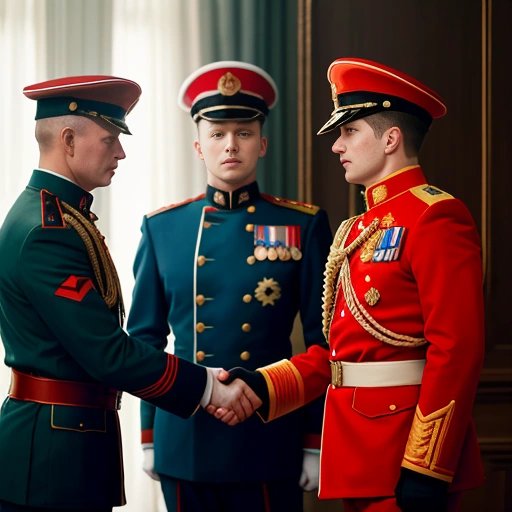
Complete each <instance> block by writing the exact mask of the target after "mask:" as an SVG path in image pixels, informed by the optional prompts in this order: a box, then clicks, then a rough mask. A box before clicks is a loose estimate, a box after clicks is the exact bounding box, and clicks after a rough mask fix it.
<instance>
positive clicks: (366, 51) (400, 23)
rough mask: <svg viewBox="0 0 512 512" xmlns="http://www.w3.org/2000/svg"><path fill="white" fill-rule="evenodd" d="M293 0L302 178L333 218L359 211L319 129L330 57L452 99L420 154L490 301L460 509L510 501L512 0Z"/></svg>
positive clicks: (507, 507)
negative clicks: (468, 482)
mask: <svg viewBox="0 0 512 512" xmlns="http://www.w3.org/2000/svg"><path fill="white" fill-rule="evenodd" d="M299 6H300V8H299V13H300V19H299V23H300V26H301V31H300V32H299V33H300V37H302V40H301V41H299V48H300V50H299V51H300V55H299V73H301V74H300V75H299V81H300V82H301V85H302V86H301V88H300V97H299V105H302V106H303V107H304V108H302V113H301V115H300V116H299V117H300V119H299V134H300V140H301V145H300V150H301V155H300V156H299V162H300V163H301V165H302V167H301V168H299V180H300V181H301V183H299V190H300V191H302V195H303V197H302V198H303V199H306V200H309V201H313V202H315V203H317V204H320V205H322V206H323V207H325V208H326V209H327V211H328V213H329V216H330V218H331V224H332V227H333V229H336V227H337V226H338V224H339V222H340V221H341V220H343V219H345V218H347V217H348V216H349V215H352V214H354V213H355V211H356V208H357V204H358V202H357V197H358V194H357V193H358V190H357V188H356V187H353V186H349V185H347V183H346V182H345V180H344V176H343V169H342V168H341V166H340V165H339V161H338V157H337V156H336V155H334V154H333V153H332V152H331V146H332V143H333V142H334V140H335V139H336V136H337V135H336V134H335V133H332V134H327V135H323V136H321V137H319V136H317V135H316V131H317V130H318V129H319V127H320V126H322V125H323V123H324V122H325V121H326V120H327V118H328V117H329V113H330V112H331V110H332V108H333V106H332V101H331V93H330V88H329V85H328V82H327V78H326V71H327V68H328V66H329V64H330V63H331V62H332V61H333V60H334V59H336V58H338V57H346V56H353V57H364V58H369V59H374V60H377V61H382V62H384V63H387V64H389V65H391V66H394V67H397V68H398V69H402V70H404V71H406V72H409V73H410V74H412V75H413V76H416V77H417V78H419V79H420V80H422V81H424V82H425V83H426V84H427V85H429V86H431V87H432V88H433V89H435V90H437V91H438V92H439V93H440V94H441V95H442V96H443V97H444V99H445V101H446V103H447V105H448V115H447V116H446V117H445V118H443V119H441V120H438V121H435V122H434V124H433V126H432V129H431V132H430V134H429V135H428V137H427V140H426V142H425V145H424V148H423V150H422V154H421V162H422V165H423V167H424V169H425V171H426V173H427V176H428V177H429V179H430V181H431V182H432V183H433V184H435V185H437V186H439V187H441V188H443V189H445V190H447V191H448V192H450V193H452V194H454V195H455V196H457V197H459V198H461V199H462V200H463V201H464V202H465V203H466V204H467V205H468V207H469V209H470V211H471V213H472V214H473V217H474V218H475V221H476V223H477V225H478V227H479V230H480V233H481V236H482V240H483V244H484V265H485V283H484V289H485V294H486V308H487V311H486V314H487V339H486V362H485V366H484V368H483V370H482V377H481V383H480V386H479V392H478V396H477V400H476V403H475V412H474V416H475V420H476V424H477V429H478V434H479V439H480V443H481V449H482V456H483V459H484V462H485V466H486V472H487V483H486V484H485V486H484V487H482V488H481V489H478V490H474V491H471V492H470V493H468V495H467V496H466V497H465V499H464V506H463V512H473V511H474V512H476V511H482V510H485V511H486V512H509V511H512V476H511V475H512V315H511V314H510V312H509V309H510V306H509V302H510V301H509V297H510V296H511V292H510V290H511V288H512V265H510V263H509V260H510V251H509V249H508V245H509V243H508V241H509V238H510V233H511V228H510V221H511V219H512V215H511V214H512V207H511V204H512V198H511V197H510V196H511V194H512V172H511V170H510V165H511V164H510V162H511V161H512V144H511V143H510V142H508V141H509V139H510V135H509V125H510V119H511V116H510V114H511V113H512V107H511V104H510V90H511V88H510V81H509V80H508V78H507V76H508V73H509V69H510V55H511V53H512V36H511V30H510V27H509V20H510V19H512V1H511V0H450V1H449V2H446V1H445V0H429V1H428V2H426V1H424V0H393V2H382V1H381V0H299ZM301 43H302V46H301ZM440 249H441V250H442V248H440ZM461 300H464V290H461ZM310 501H311V502H310V503H309V504H308V508H307V510H311V511H320V510H321V511H334V510H337V511H338V512H339V511H340V505H339V503H323V504H318V503H316V502H315V501H314V500H310Z"/></svg>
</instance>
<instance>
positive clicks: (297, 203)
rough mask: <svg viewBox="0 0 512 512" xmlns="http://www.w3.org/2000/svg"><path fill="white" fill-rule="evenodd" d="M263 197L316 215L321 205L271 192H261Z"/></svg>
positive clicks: (270, 201)
mask: <svg viewBox="0 0 512 512" xmlns="http://www.w3.org/2000/svg"><path fill="white" fill-rule="evenodd" d="M261 197H263V199H265V200H266V201H268V202H269V203H272V204H277V205H278V206H284V207H285V208H291V209H292V210H297V211H299V212H302V213H309V214H310V215H315V213H317V212H318V210H320V207H319V206H316V205H314V204H309V203H301V202H300V201H293V200H292V199H285V198H284V197H278V196H271V195H270V194H261Z"/></svg>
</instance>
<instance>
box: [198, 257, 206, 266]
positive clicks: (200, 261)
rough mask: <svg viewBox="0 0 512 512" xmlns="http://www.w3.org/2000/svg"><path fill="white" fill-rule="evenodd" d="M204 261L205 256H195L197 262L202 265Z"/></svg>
mask: <svg viewBox="0 0 512 512" xmlns="http://www.w3.org/2000/svg"><path fill="white" fill-rule="evenodd" d="M205 263H206V256H202V255H201V256H198V257H197V264H198V265H199V266H200V267H202V266H203V265H204V264H205Z"/></svg>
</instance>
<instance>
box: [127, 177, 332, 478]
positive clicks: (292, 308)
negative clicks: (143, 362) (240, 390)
mask: <svg viewBox="0 0 512 512" xmlns="http://www.w3.org/2000/svg"><path fill="white" fill-rule="evenodd" d="M331 240H332V237H331V231H330V228H329V223H328V219H327V215H326V212H325V211H324V210H322V209H320V208H318V207H317V206H314V205H308V204H302V203H298V202H296V201H290V200H286V199H283V198H279V197H275V196H271V195H268V194H263V193H261V192H260V191H259V188H258V184H257V183H256V182H254V183H251V184H249V185H248V186H244V187H242V188H240V189H238V190H236V191H233V192H231V193H226V192H224V191H222V190H218V189H215V188H213V187H210V186H209V187H208V188H207V191H206V194H202V195H201V196H199V197H196V198H194V199H191V200H188V201H185V202H183V203H181V204H178V205H172V206H170V207H167V208H162V209H161V210H159V211H156V212H153V213H152V214H149V215H147V216H146V217H145V218H144V220H143V225H142V239H141V243H140V246H139V249H138V252H137V256H136V260H135V277H136V284H135V288H134V294H133V301H132V307H131V310H130V315H129V319H128V330H129V332H130V333H131V334H133V335H135V336H137V337H139V338H140V339H142V340H144V341H146V342H147V343H148V344H150V345H153V346H155V347H158V348H163V347H164V346H166V344H167V337H168V335H169V331H170V329H171V330H172V334H173V337H174V340H173V352H174V354H175V355H177V356H178V357H180V358H181V357H182V358H184V359H187V360H188V361H191V362H194V363H196V364H199V365H205V366H210V367H222V368H226V369H229V368H232V367H234V366H243V367H244V368H247V369H251V370H254V369H255V368H258V367H260V366H265V365H267V364H270V363H273V362H275V361H279V360H281V359H285V358H289V357H290V356H291V354H292V349H293V347H292V343H291V341H290V336H291V332H292V329H293V325H294V320H295V318H296V316H297V314H299V315H300V318H301V325H302V331H303V335H304V336H303V337H304V341H305V345H306V347H309V346H311V345H313V344H323V343H325V340H324V336H323V334H322V286H323V272H324V267H325V261H326V259H327V254H328V252H329V246H330V243H331ZM322 406H323V401H321V402H320V404H318V403H317V404H315V406H313V407H311V408H308V409H307V410H301V411H298V412H297V413H294V414H290V415H288V416H287V417H285V418H282V419H280V420H279V421H275V422H272V423H269V424H264V423H263V422H262V421H261V420H260V418H259V417H258V416H257V415H254V416H252V417H251V418H249V419H248V420H247V421H245V422H243V423H241V424H240V425H237V426H236V427H234V428H232V427H229V426H226V425H224V424H222V423H220V422H218V421H216V420H215V419H214V418H212V417H211V416H210V415H208V414H207V413H205V412H204V411H202V410H200V411H198V413H197V414H196V415H194V416H193V417H191V418H189V419H183V418H178V417H177V416H176V415H173V414H168V413H167V412H165V411H163V410H162V409H160V408H158V409H157V410H156V411H155V407H154V406H153V405H152V404H149V403H147V402H142V405H141V414H142V440H143V442H152V441H153V440H154V445H155V469H156V471H157V472H159V473H162V474H165V475H168V476H172V477H175V478H179V479H183V480H189V481H196V482H248V481H252V482H255V481H260V482H261V481H269V480H276V479H294V478H296V479H297V481H298V479H299V476H300V472H301V468H302V459H303V448H304V447H309V448H313V447H319V440H320V431H321V423H322V409H323V407H322Z"/></svg>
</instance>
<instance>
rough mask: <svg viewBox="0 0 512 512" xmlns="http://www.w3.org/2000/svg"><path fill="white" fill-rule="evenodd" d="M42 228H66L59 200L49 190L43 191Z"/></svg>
mask: <svg viewBox="0 0 512 512" xmlns="http://www.w3.org/2000/svg"><path fill="white" fill-rule="evenodd" d="M40 195H41V226H42V227H43V228H64V227H66V223H65V222H64V218H63V217H62V210H61V207H60V202H59V198H58V197H57V196H54V195H53V194H51V193H50V192H48V190H44V189H43V190H41V193H40Z"/></svg>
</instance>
